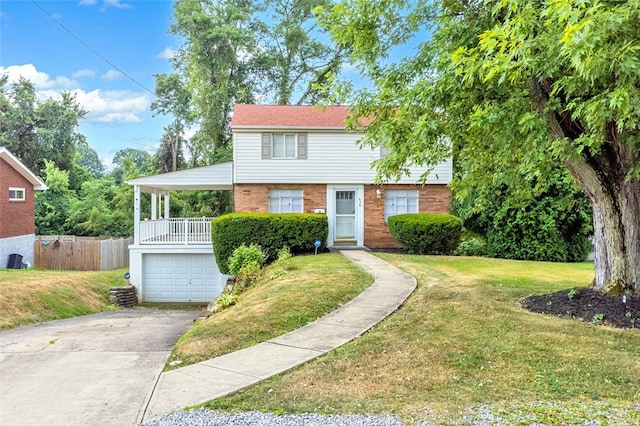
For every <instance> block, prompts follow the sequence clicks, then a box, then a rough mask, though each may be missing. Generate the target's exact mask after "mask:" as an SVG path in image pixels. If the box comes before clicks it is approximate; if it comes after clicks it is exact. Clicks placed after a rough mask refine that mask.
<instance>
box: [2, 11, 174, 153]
mask: <svg viewBox="0 0 640 426" xmlns="http://www.w3.org/2000/svg"><path fill="white" fill-rule="evenodd" d="M172 4H173V2H172V1H171V0H66V1H58V0H36V1H35V2H33V1H31V0H0V73H8V74H9V76H10V79H17V78H18V76H19V75H22V76H24V77H25V78H27V79H29V80H31V81H32V82H33V83H34V84H35V85H36V90H37V92H38V94H39V96H40V98H41V99H46V98H47V97H55V96H57V94H58V93H60V92H61V91H71V92H73V93H75V94H76V99H77V101H78V102H79V103H80V104H81V105H82V106H83V107H84V108H85V109H86V110H88V111H89V114H87V116H86V118H85V119H83V120H82V121H81V123H80V132H81V133H83V134H84V135H85V136H86V137H87V141H88V142H89V144H90V145H91V146H92V147H93V148H94V149H95V150H96V151H97V152H98V155H99V156H100V158H101V159H102V160H103V162H105V163H106V164H110V163H111V159H112V158H113V156H114V154H115V153H116V152H117V151H118V150H120V149H123V148H136V149H144V150H147V151H150V152H153V151H154V150H155V148H156V147H157V145H158V143H159V140H160V137H161V136H162V133H163V127H164V126H166V125H167V124H169V122H170V118H168V117H161V116H159V117H153V114H152V112H151V110H150V104H151V102H152V101H153V100H154V99H155V97H154V95H153V91H154V87H155V79H154V74H159V73H168V72H171V71H172V69H171V65H170V62H169V60H168V59H169V58H170V56H171V54H172V52H174V51H176V50H177V49H178V48H179V47H180V40H179V39H178V38H176V37H174V36H171V35H169V34H168V30H169V27H170V25H171V22H172V15H173V9H172ZM41 9H44V11H43V10H41ZM45 12H46V13H45ZM47 14H50V15H51V16H52V17H53V19H52V17H50V16H48V15H47ZM56 21H57V22H56ZM58 22H59V23H58ZM60 24H61V25H62V26H64V28H66V29H67V30H68V31H69V32H71V33H73V35H72V34H70V33H69V32H68V31H66V30H65V29H64V28H63V27H62V26H61V25H60ZM87 46H89V47H90V48H89V47H87ZM103 58H104V59H103ZM105 59H106V61H105ZM118 70H120V71H122V72H124V73H125V74H126V75H124V74H123V73H122V72H120V71H118ZM127 76H129V77H130V78H128V77H127ZM132 80H134V81H132ZM141 86H142V87H141ZM147 90H148V91H147Z"/></svg>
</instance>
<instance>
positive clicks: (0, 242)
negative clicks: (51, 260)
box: [0, 147, 47, 268]
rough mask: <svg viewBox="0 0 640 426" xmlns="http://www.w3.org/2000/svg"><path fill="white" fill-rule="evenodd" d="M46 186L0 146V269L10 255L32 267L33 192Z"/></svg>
mask: <svg viewBox="0 0 640 426" xmlns="http://www.w3.org/2000/svg"><path fill="white" fill-rule="evenodd" d="M45 189H47V186H46V185H45V184H44V183H43V182H42V181H41V180H40V179H38V177H37V176H36V175H34V174H33V173H32V172H31V171H30V170H29V169H28V168H27V167H25V165H24V164H22V162H20V160H18V159H17V158H16V157H15V156H14V155H13V154H11V153H10V152H9V151H8V150H7V149H6V148H4V147H0V268H5V267H7V266H8V263H9V255H11V254H19V255H20V256H22V262H23V263H30V264H33V242H34V240H35V228H36V227H35V212H34V210H35V199H34V192H35V191H42V190H45Z"/></svg>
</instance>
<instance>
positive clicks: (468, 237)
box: [454, 231, 487, 256]
mask: <svg viewBox="0 0 640 426" xmlns="http://www.w3.org/2000/svg"><path fill="white" fill-rule="evenodd" d="M460 238H461V241H460V244H458V247H457V248H456V250H455V252H454V254H455V255H456V256H485V255H486V254H487V242H486V240H485V239H484V237H483V236H482V235H478V234H475V233H473V232H469V231H463V232H462V236H461V237H460Z"/></svg>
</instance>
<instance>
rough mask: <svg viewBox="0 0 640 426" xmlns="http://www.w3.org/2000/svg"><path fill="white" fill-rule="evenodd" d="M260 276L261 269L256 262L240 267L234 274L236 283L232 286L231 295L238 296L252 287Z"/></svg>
mask: <svg viewBox="0 0 640 426" xmlns="http://www.w3.org/2000/svg"><path fill="white" fill-rule="evenodd" d="M261 276H262V268H261V266H260V265H259V264H258V263H256V262H249V263H247V264H246V265H244V266H242V267H241V268H240V270H239V271H238V273H237V274H236V282H235V284H234V286H233V294H240V293H242V292H243V291H245V290H246V289H248V288H249V287H252V286H253V285H254V284H255V283H256V282H258V280H259V279H260V277H261Z"/></svg>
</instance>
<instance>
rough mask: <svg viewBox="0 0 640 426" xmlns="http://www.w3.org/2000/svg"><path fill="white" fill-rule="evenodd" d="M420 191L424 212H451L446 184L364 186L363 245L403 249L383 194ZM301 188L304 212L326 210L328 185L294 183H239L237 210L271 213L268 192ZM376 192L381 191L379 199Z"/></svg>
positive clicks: (420, 206) (236, 198)
mask: <svg viewBox="0 0 640 426" xmlns="http://www.w3.org/2000/svg"><path fill="white" fill-rule="evenodd" d="M411 188H417V189H419V191H420V192H419V195H418V205H419V211H420V212H421V213H448V212H449V206H450V203H451V191H450V190H449V188H448V187H447V186H446V185H426V186H412V185H381V186H378V185H365V187H364V244H365V246H367V247H369V248H399V247H402V246H401V245H400V244H399V243H398V242H397V241H396V240H395V239H394V238H393V237H392V236H391V234H390V233H389V227H388V226H387V224H386V222H385V221H384V191H385V190H386V189H411ZM271 189H302V190H303V191H304V212H305V213H313V210H314V209H317V208H323V209H326V208H327V186H326V185H318V184H314V185H302V184H301V185H295V184H236V185H234V189H233V193H234V211H236V212H263V213H266V212H268V211H269V190H271ZM376 190H380V198H377V194H376ZM325 211H326V210H325Z"/></svg>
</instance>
